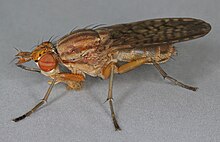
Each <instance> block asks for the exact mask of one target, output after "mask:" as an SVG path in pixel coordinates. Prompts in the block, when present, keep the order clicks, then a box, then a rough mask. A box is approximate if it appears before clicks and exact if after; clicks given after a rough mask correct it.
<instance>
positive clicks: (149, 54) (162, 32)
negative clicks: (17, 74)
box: [13, 18, 211, 130]
mask: <svg viewBox="0 0 220 142" xmlns="http://www.w3.org/2000/svg"><path fill="white" fill-rule="evenodd" d="M210 30H211V26H210V24H208V23H206V22H204V21H203V20H199V19H193V18H162V19H152V20H144V21H139V22H133V23H127V24H118V25H113V26H109V27H94V28H91V29H88V28H83V29H78V30H73V31H71V32H70V33H69V34H67V35H65V36H63V37H62V38H60V39H59V40H57V41H55V42H52V41H50V40H49V41H45V42H42V43H41V44H39V45H37V46H36V47H35V48H34V50H33V51H32V52H23V51H19V53H18V54H17V55H16V58H17V59H18V62H17V63H16V65H17V66H18V67H20V68H22V69H24V70H28V71H32V72H38V73H41V74H43V75H45V76H47V77H49V78H50V79H51V80H52V81H50V82H49V84H50V87H49V89H48V90H47V92H46V94H45V96H44V98H43V99H42V100H41V101H40V102H39V103H38V104H37V105H36V106H35V107H34V108H32V109H31V110H30V111H28V112H27V113H25V114H24V115H22V116H20V117H17V118H15V119H13V121H15V122H17V121H20V120H22V119H24V118H26V117H27V116H30V115H31V114H32V113H33V112H35V111H36V110H37V109H38V108H39V107H40V106H42V105H43V104H44V103H45V102H47V100H48V97H49V95H50V92H51V90H52V88H53V86H54V85H55V84H57V83H64V84H66V87H67V89H69V90H80V89H81V88H82V85H83V83H84V81H85V79H86V75H89V76H93V77H100V78H102V79H109V88H108V96H107V99H106V102H109V106H110V111H111V116H112V120H113V124H114V127H115V130H121V128H120V126H119V125H118V122H117V119H116V117H115V113H114V109H113V102H112V101H113V96H112V95H113V94H112V87H113V76H114V74H122V73H125V72H128V71H131V70H133V69H135V68H137V67H139V66H141V65H143V64H152V65H154V66H155V68H156V69H157V70H158V71H159V73H160V74H161V75H162V76H163V78H164V79H168V80H170V81H171V82H172V83H174V84H175V85H177V86H180V87H183V88H186V89H188V90H192V91H196V90H197V89H198V88H197V87H193V86H190V85H187V84H185V83H182V82H180V81H178V80H176V79H174V78H173V77H171V76H169V75H168V74H167V73H166V72H165V71H164V70H163V69H162V68H161V67H160V65H159V64H161V63H165V62H167V61H168V60H169V59H170V58H172V56H173V55H175V54H176V51H175V47H174V46H173V44H175V43H178V42H182V41H188V40H192V39H196V38H200V37H202V36H204V35H206V34H208V33H209V31H210ZM29 61H34V62H35V63H36V64H37V66H38V68H31V67H27V66H24V65H23V63H25V62H29Z"/></svg>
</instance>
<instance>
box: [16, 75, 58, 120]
mask: <svg viewBox="0 0 220 142" xmlns="http://www.w3.org/2000/svg"><path fill="white" fill-rule="evenodd" d="M55 82H56V80H55V79H53V81H52V83H51V85H50V87H49V88H48V90H47V92H46V94H45V96H44V98H43V99H42V100H41V101H40V102H39V103H38V104H37V105H36V106H35V107H33V108H32V109H31V110H30V111H28V112H27V113H25V114H24V115H22V116H20V117H17V118H15V119H13V121H14V122H18V121H20V120H22V119H24V118H26V117H27V116H30V115H31V114H32V113H33V112H35V111H36V110H37V109H38V108H39V107H40V106H42V105H43V104H44V103H46V102H47V100H48V97H49V95H50V92H51V90H52V88H53V86H54V84H55Z"/></svg>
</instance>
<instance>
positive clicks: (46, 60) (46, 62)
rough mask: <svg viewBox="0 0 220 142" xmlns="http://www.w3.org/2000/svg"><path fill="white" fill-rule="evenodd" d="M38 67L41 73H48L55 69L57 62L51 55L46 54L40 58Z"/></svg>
mask: <svg viewBox="0 0 220 142" xmlns="http://www.w3.org/2000/svg"><path fill="white" fill-rule="evenodd" d="M38 65H39V67H40V69H41V70H42V71H45V72H49V71H51V70H53V69H55V68H56V66H57V60H56V59H55V58H54V56H53V55H52V54H51V53H46V54H44V55H43V56H42V57H41V58H40V60H39V61H38Z"/></svg>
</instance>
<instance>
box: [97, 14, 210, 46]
mask: <svg viewBox="0 0 220 142" xmlns="http://www.w3.org/2000/svg"><path fill="white" fill-rule="evenodd" d="M96 30H97V31H99V32H100V33H108V37H109V39H111V40H112V43H111V47H114V46H116V47H118V46H124V45H127V46H130V47H132V48H136V47H147V46H154V45H161V44H173V43H177V42H182V41H187V40H192V39H196V38H199V37H202V36H204V35H206V34H207V33H208V32H209V31H210V30H211V26H210V24H208V23H206V22H204V21H202V20H199V19H193V18H163V19H152V20H145V21H139V22H134V23H127V24H118V25H113V26H109V27H102V28H98V29H96ZM125 47H126V46H125Z"/></svg>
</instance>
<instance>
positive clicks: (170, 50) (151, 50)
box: [115, 45, 176, 64]
mask: <svg viewBox="0 0 220 142" xmlns="http://www.w3.org/2000/svg"><path fill="white" fill-rule="evenodd" d="M175 53H176V52H175V49H174V47H173V45H160V46H156V47H155V46H153V47H145V48H133V49H123V50H120V51H118V52H117V53H116V54H115V58H116V59H117V60H118V61H122V62H131V61H134V60H137V59H139V58H143V57H146V58H147V62H146V64H153V63H152V59H153V60H155V61H156V62H157V63H164V62H166V61H168V60H169V59H170V57H171V56H172V55H173V54H175Z"/></svg>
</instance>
